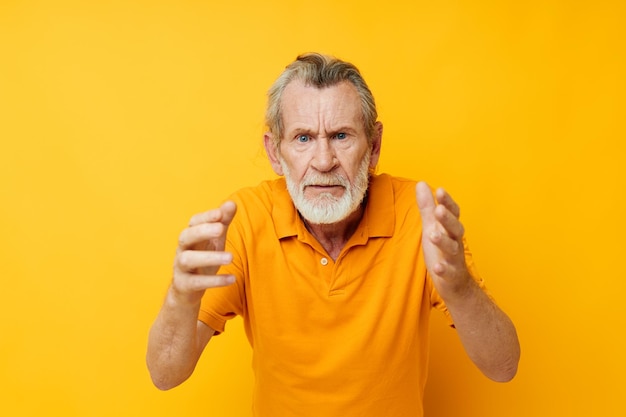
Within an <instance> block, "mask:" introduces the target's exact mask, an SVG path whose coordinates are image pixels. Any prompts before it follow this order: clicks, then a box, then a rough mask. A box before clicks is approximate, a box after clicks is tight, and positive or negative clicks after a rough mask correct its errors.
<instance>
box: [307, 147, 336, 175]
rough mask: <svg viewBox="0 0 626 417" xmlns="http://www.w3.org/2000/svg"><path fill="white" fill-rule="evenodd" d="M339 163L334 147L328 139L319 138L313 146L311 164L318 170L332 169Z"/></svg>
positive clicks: (326, 170) (327, 170)
mask: <svg viewBox="0 0 626 417" xmlns="http://www.w3.org/2000/svg"><path fill="white" fill-rule="evenodd" d="M338 164H339V160H338V159H337V155H336V154H335V149H334V148H333V146H332V145H331V143H330V141H329V140H328V139H319V140H318V141H317V143H316V147H315V155H314V156H313V161H312V164H311V165H312V166H313V168H315V169H316V170H318V171H320V172H329V171H332V170H333V169H334V168H335V167H336V166H337V165H338Z"/></svg>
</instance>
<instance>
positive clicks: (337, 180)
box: [300, 173, 350, 189]
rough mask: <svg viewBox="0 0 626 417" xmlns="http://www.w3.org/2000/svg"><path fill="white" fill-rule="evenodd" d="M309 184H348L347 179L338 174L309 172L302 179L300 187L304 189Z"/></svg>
mask: <svg viewBox="0 0 626 417" xmlns="http://www.w3.org/2000/svg"><path fill="white" fill-rule="evenodd" d="M309 185H322V186H335V185H339V186H342V187H345V188H347V187H348V186H349V185H350V184H349V183H348V180H347V179H345V178H344V177H342V176H341V175H339V174H319V173H315V174H310V175H307V176H306V177H304V178H303V179H302V181H301V182H300V187H301V188H302V189H304V187H307V186H309Z"/></svg>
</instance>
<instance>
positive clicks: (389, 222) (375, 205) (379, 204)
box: [271, 174, 396, 239]
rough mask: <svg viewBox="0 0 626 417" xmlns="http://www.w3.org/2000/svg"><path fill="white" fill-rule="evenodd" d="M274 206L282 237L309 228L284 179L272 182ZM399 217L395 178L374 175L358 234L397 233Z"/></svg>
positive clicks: (276, 228)
mask: <svg viewBox="0 0 626 417" xmlns="http://www.w3.org/2000/svg"><path fill="white" fill-rule="evenodd" d="M271 185H272V187H271V188H272V193H273V200H274V206H273V209H272V220H273V221H274V228H275V230H276V235H277V236H278V238H279V239H282V238H285V237H290V236H299V234H301V233H303V232H304V231H306V228H305V227H304V223H303V222H302V219H301V218H300V216H299V214H298V211H297V210H296V208H295V206H294V205H293V202H292V200H291V196H290V195H289V191H288V190H287V184H286V182H285V179H284V178H279V179H277V180H275V181H273V182H272V184H271ZM395 222H396V216H395V208H394V192H393V185H392V184H391V177H390V176H389V175H387V174H381V175H372V177H371V179H370V185H369V189H368V192H367V205H366V206H365V213H364V214H363V218H362V219H361V223H360V224H359V227H358V228H357V230H356V232H355V234H360V235H361V236H364V237H365V238H366V239H367V238H370V237H390V236H393V230H394V228H395Z"/></svg>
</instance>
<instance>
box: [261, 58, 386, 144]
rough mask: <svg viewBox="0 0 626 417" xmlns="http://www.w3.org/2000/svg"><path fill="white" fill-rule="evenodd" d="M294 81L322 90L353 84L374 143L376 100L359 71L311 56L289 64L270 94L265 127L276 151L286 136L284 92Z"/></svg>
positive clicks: (333, 61) (368, 133) (346, 65)
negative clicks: (283, 108) (270, 135)
mask: <svg viewBox="0 0 626 417" xmlns="http://www.w3.org/2000/svg"><path fill="white" fill-rule="evenodd" d="M294 80H299V81H302V82H303V83H304V84H305V85H306V86H312V87H316V88H319V89H322V88H326V87H332V86H334V85H337V84H340V83H342V82H344V81H348V82H350V83H352V85H354V87H355V88H356V90H357V92H358V94H359V97H361V109H362V118H363V124H364V127H365V132H366V134H367V137H368V139H369V140H370V141H371V140H373V138H374V135H375V131H376V127H375V125H376V120H377V119H378V112H377V111H376V103H375V102H374V96H373V95H372V92H371V91H370V89H369V87H368V86H367V84H366V83H365V80H364V79H363V77H362V76H361V73H360V72H359V70H358V68H357V67H355V66H354V65H353V64H351V63H349V62H345V61H342V60H340V59H337V58H335V57H332V56H328V55H322V54H319V53H308V54H303V55H300V56H298V57H297V58H296V60H295V61H294V62H292V63H291V64H289V65H288V66H287V67H286V69H285V70H284V71H283V73H282V74H281V75H280V76H279V77H278V79H277V80H276V81H274V84H272V86H271V87H270V89H269V91H268V93H267V96H268V100H267V110H266V112H265V123H266V124H267V127H268V128H269V130H270V132H271V133H272V134H273V135H274V138H273V141H274V145H275V146H276V147H278V144H279V143H280V140H281V139H282V137H283V134H284V132H283V119H282V106H281V100H282V96H283V92H284V91H285V88H286V87H287V85H288V84H289V83H290V82H292V81H294Z"/></svg>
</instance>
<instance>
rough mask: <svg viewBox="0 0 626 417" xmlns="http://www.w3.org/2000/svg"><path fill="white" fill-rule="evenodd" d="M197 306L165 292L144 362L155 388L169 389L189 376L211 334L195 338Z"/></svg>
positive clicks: (196, 303) (151, 332) (169, 292)
mask: <svg viewBox="0 0 626 417" xmlns="http://www.w3.org/2000/svg"><path fill="white" fill-rule="evenodd" d="M199 308H200V304H199V302H194V303H187V302H181V301H179V300H177V299H176V297H175V296H174V295H173V292H172V290H171V289H170V291H168V294H167V296H166V299H165V302H164V303H163V307H162V308H161V311H160V312H159V315H158V316H157V318H156V320H155V322H154V324H153V325H152V328H151V329H150V334H149V338H148V352H147V356H146V361H147V364H148V369H149V371H150V376H151V377H152V381H153V383H154V385H156V386H157V387H158V388H159V389H170V388H173V387H175V386H177V385H179V384H181V383H182V382H184V381H185V380H186V379H187V378H189V376H190V375H191V374H192V372H193V370H194V368H195V366H196V363H197V362H198V359H199V357H200V354H201V353H202V350H203V349H204V346H205V345H206V343H207V342H208V340H209V339H210V337H211V335H212V334H213V332H210V334H208V337H207V335H206V334H204V335H202V336H203V337H202V338H201V337H200V335H199V334H198V311H199Z"/></svg>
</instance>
